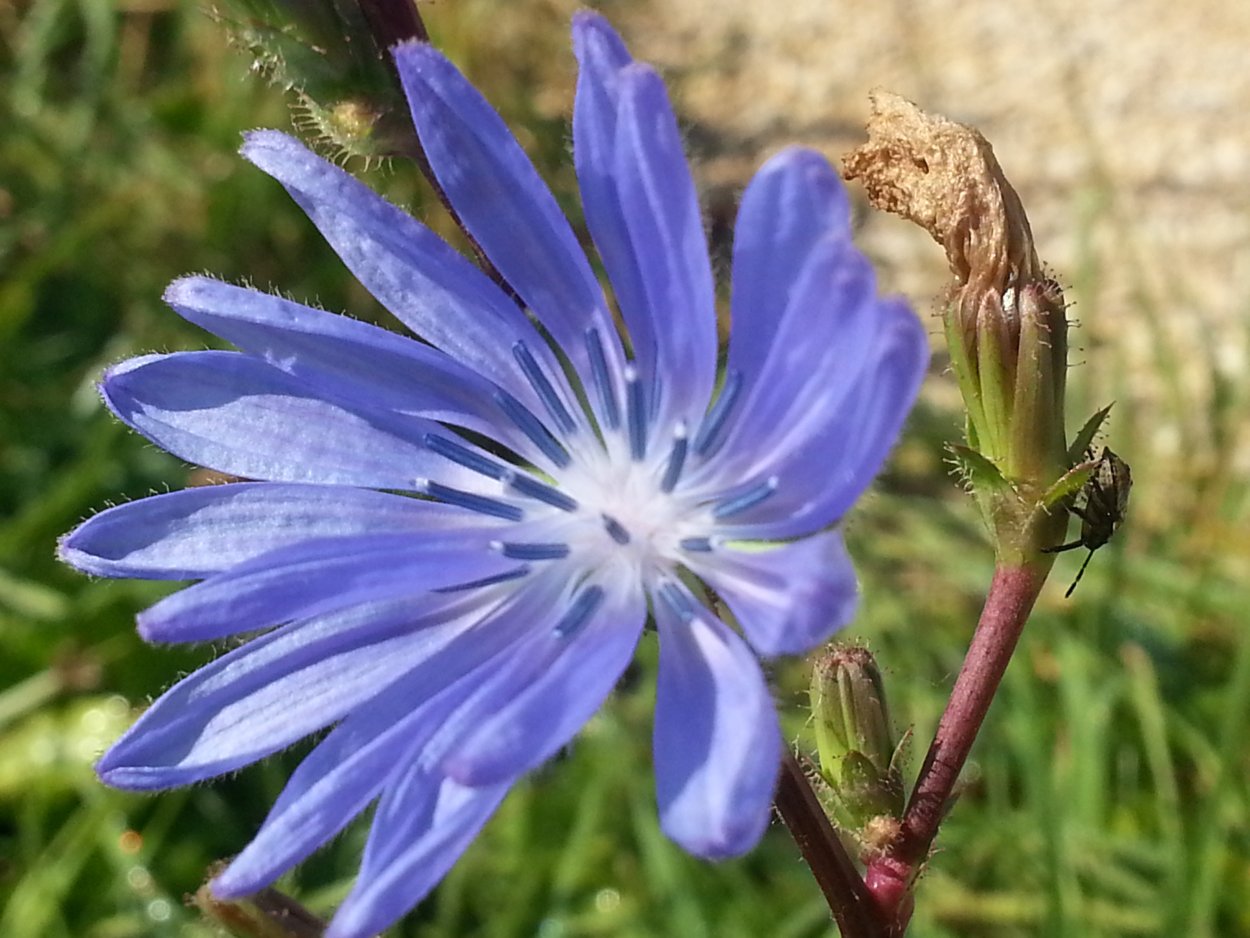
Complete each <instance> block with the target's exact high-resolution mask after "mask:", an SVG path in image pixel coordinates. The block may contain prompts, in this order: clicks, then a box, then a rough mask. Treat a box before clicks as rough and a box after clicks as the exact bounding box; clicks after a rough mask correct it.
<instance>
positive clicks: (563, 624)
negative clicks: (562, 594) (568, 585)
mask: <svg viewBox="0 0 1250 938" xmlns="http://www.w3.org/2000/svg"><path fill="white" fill-rule="evenodd" d="M603 595H604V593H603V587H602V586H591V587H587V588H586V589H584V590H582V592H580V593H579V594H578V595H577V598H576V599H575V600H573V605H571V606H570V607H569V609H568V612H566V613H565V614H564V615H563V616H561V617H560V621H559V622H557V623H556V627H555V628H554V629H552V631H553V632H554V633H555V634H556V637H557V638H568V637H569V636H570V635H572V634H574V633H575V632H577V631H578V630H579V629H581V627H582V626H584V625H585V624H586V623H587V622H589V621H590V617H591V616H593V615H594V614H595V612H596V610H598V608H599V605H600V604H601V603H602V602H603Z"/></svg>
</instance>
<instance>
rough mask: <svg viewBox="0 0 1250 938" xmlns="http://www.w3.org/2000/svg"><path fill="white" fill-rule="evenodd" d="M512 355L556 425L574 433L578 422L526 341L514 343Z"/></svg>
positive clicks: (566, 431)
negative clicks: (566, 407) (570, 413)
mask: <svg viewBox="0 0 1250 938" xmlns="http://www.w3.org/2000/svg"><path fill="white" fill-rule="evenodd" d="M512 357H513V358H515V359H516V362H517V364H518V365H520V366H521V371H522V372H523V373H524V374H525V379H526V380H527V381H529V383H530V387H532V388H533V389H534V393H535V394H537V395H538V398H539V400H541V401H542V402H543V406H544V407H546V408H547V413H549V414H550V415H551V419H552V420H554V421H555V422H556V426H558V427H559V428H560V429H561V430H563V431H564V432H565V433H572V432H573V430H574V429H575V428H576V424H575V423H574V422H573V418H572V417H571V416H570V415H569V412H568V410H566V409H565V406H564V404H563V402H562V401H561V400H560V395H559V394H557V393H556V389H555V388H554V387H552V386H551V382H550V381H548V380H547V376H546V375H545V374H543V370H542V368H541V367H540V366H539V364H538V361H537V360H536V359H535V358H534V356H533V354H532V353H531V352H530V350H529V346H527V345H526V344H525V343H524V342H516V343H514V344H513V346H512Z"/></svg>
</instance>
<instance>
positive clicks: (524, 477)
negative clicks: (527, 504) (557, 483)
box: [503, 471, 577, 511]
mask: <svg viewBox="0 0 1250 938" xmlns="http://www.w3.org/2000/svg"><path fill="white" fill-rule="evenodd" d="M503 482H504V484H505V485H507V486H508V488H510V489H512V490H513V491H514V492H517V493H518V494H521V495H525V496H528V497H529V498H534V499H537V500H538V501H540V502H543V503H545V504H547V505H550V506H551V507H553V508H559V509H560V510H561V511H577V499H575V498H574V497H573V496H571V495H567V494H565V493H564V492H561V491H560V490H559V489H558V488H555V487H554V486H550V485H547V484H546V483H545V482H539V481H538V480H537V479H535V478H534V477H533V476H531V475H528V474H526V473H524V472H511V471H510V472H508V473H507V474H506V475H505V476H504V477H503Z"/></svg>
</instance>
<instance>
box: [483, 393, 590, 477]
mask: <svg viewBox="0 0 1250 938" xmlns="http://www.w3.org/2000/svg"><path fill="white" fill-rule="evenodd" d="M494 398H495V403H496V404H498V405H499V407H500V409H501V410H503V412H504V413H505V414H506V415H507V417H508V419H509V420H511V421H512V422H513V423H514V424H516V425H517V427H518V428H519V429H520V430H521V432H522V433H524V434H525V435H526V436H527V437H529V438H530V441H531V442H533V444H534V445H535V446H537V447H538V448H539V449H540V450H542V452H543V455H544V456H546V457H547V458H548V459H550V460H551V461H552V462H553V463H555V464H556V465H557V466H559V467H560V468H561V469H564V468H566V467H567V466H568V465H569V463H570V462H572V460H571V459H570V458H569V454H568V452H566V451H565V449H564V447H563V446H561V445H560V441H559V440H557V439H556V438H555V437H554V436H552V435H551V431H550V430H548V429H547V428H546V427H545V426H543V422H542V421H541V420H539V419H538V418H537V417H535V416H534V415H533V414H532V413H530V410H529V408H528V407H526V406H525V405H524V404H522V403H521V402H520V401H518V400H517V399H516V398H515V397H513V396H512V395H511V394H509V393H508V392H507V391H503V390H499V391H496V392H495V394H494Z"/></svg>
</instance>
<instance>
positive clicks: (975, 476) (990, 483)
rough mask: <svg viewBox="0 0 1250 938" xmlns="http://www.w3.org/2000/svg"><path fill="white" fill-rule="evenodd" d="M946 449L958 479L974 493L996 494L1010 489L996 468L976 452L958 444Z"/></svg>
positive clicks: (1009, 485)
mask: <svg viewBox="0 0 1250 938" xmlns="http://www.w3.org/2000/svg"><path fill="white" fill-rule="evenodd" d="M947 449H948V450H949V451H950V454H951V457H952V458H953V459H954V461H955V468H956V469H957V470H958V471H959V475H960V477H961V478H963V480H964V481H965V482H966V483H968V485H970V486H971V487H972V489H973V490H974V491H984V492H998V491H1002V490H1004V489H1008V488H1010V487H1011V484H1010V483H1009V482H1008V481H1007V480H1006V479H1005V478H1003V474H1002V473H1001V472H999V471H998V467H997V466H995V465H994V464H993V463H992V462H990V461H989V460H988V459H986V458H985V457H984V456H982V455H981V454H980V453H978V452H977V451H976V450H974V449H971V448H970V447H967V446H961V445H959V444H958V443H952V444H950V445H949V446H948V447H947Z"/></svg>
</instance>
